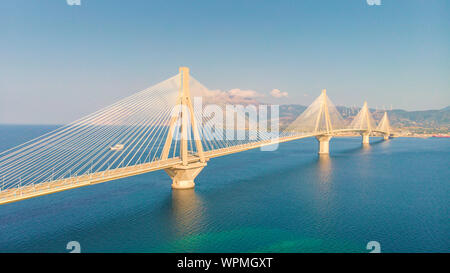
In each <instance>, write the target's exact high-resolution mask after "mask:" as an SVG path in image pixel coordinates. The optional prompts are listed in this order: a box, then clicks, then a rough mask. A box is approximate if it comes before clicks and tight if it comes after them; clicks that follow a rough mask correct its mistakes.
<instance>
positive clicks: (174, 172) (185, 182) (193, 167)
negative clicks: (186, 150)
mask: <svg viewBox="0 0 450 273" xmlns="http://www.w3.org/2000/svg"><path fill="white" fill-rule="evenodd" d="M205 166H206V163H201V162H197V163H192V164H189V165H187V166H184V165H177V166H174V167H171V168H168V169H164V171H166V173H167V174H168V175H169V176H170V178H172V189H176V190H185V189H192V188H194V187H195V183H194V179H195V178H196V177H197V175H198V174H199V173H200V172H201V171H202V170H203V168H204V167H205Z"/></svg>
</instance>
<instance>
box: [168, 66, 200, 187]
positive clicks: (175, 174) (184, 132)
mask: <svg viewBox="0 0 450 273" xmlns="http://www.w3.org/2000/svg"><path fill="white" fill-rule="evenodd" d="M180 77H181V87H180V96H179V98H178V99H177V103H178V105H177V106H178V107H179V108H181V110H180V111H176V112H175V113H173V116H172V119H171V121H170V124H169V134H168V135H167V139H166V142H165V144H164V148H163V153H162V160H166V159H167V158H168V154H169V151H170V146H171V144H172V137H173V133H174V128H175V127H176V126H175V125H176V122H177V121H178V120H179V119H180V118H181V139H180V158H181V161H182V163H181V165H177V166H174V167H171V168H168V169H164V170H165V171H166V173H167V174H168V175H169V176H170V177H171V178H172V188H173V189H191V188H193V187H194V186H195V183H194V179H195V177H197V175H198V174H199V173H200V172H201V171H202V169H203V168H204V167H205V166H206V159H205V156H204V153H203V146H202V142H201V139H200V134H199V132H198V128H197V121H196V118H195V115H194V108H193V106H192V101H191V97H190V92H189V68H187V67H180ZM191 130H192V133H193V135H194V141H195V146H196V148H197V154H198V157H199V161H197V162H192V163H189V153H188V135H190V132H191ZM175 147H176V146H175ZM174 149H175V148H174Z"/></svg>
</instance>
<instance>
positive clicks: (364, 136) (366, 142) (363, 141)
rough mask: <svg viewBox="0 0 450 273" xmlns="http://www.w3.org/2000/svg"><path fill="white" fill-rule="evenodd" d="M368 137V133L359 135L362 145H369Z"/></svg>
mask: <svg viewBox="0 0 450 273" xmlns="http://www.w3.org/2000/svg"><path fill="white" fill-rule="evenodd" d="M369 135H370V133H368V132H364V133H362V134H361V136H362V144H369V143H370V141H369V139H370V138H369Z"/></svg>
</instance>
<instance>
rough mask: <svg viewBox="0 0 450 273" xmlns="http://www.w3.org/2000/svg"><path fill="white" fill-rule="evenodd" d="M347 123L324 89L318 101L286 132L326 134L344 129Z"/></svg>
mask: <svg viewBox="0 0 450 273" xmlns="http://www.w3.org/2000/svg"><path fill="white" fill-rule="evenodd" d="M344 126H345V122H344V120H343V118H342V117H341V115H340V114H339V112H338V111H337V109H336V107H335V106H334V104H333V103H332V102H331V100H330V99H329V98H328V96H327V90H326V89H323V90H322V93H321V94H320V96H319V97H317V99H315V100H314V101H313V103H311V105H310V106H309V107H308V108H306V110H305V111H303V113H302V114H301V115H300V116H299V117H298V118H297V119H296V120H294V121H293V122H292V123H291V124H290V125H289V126H288V127H287V128H286V130H285V132H287V133H324V134H331V133H332V132H333V130H337V129H344Z"/></svg>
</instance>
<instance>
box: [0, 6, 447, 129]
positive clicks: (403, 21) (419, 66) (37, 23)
mask: <svg viewBox="0 0 450 273" xmlns="http://www.w3.org/2000/svg"><path fill="white" fill-rule="evenodd" d="M449 14H450V1H445V0H441V1H439V0H436V1H424V0H417V1H415V0H404V1H402V0H395V1H394V0H382V5H381V6H369V5H367V3H366V0H345V1H344V0H341V1H331V0H330V1H318V0H303V1H301V0H293V1H256V0H255V1H245V0H242V1H230V0H227V1H212V0H211V1H171V0H163V1H144V0H142V1H118V0H115V1H113V0H108V1H106V0H103V1H102V0H81V6H69V5H67V4H66V0H40V1H38V0H34V1H32V0H5V1H2V4H1V5H0V37H1V43H0V60H1V62H0V123H40V124H43V123H46V124H48V123H58V124H61V123H67V122H70V121H73V120H75V119H77V118H79V117H82V116H84V115H86V114H89V113H91V112H93V111H96V110H97V109H99V108H101V107H104V106H107V105H109V104H111V103H113V102H114V101H116V100H118V99H120V98H123V97H125V96H128V95H130V94H132V93H134V92H136V91H139V90H141V89H143V88H145V87H147V86H150V85H153V84H155V83H157V82H159V81H162V80H164V79H166V78H168V77H170V76H172V75H174V74H176V73H177V72H178V67H179V66H181V65H183V66H189V67H190V68H191V73H192V75H194V76H195V77H196V78H197V79H198V80H199V81H201V82H202V83H203V84H205V85H206V86H207V87H209V88H211V89H221V90H224V91H227V90H229V89H232V88H240V89H250V90H255V91H257V92H259V93H263V94H265V95H266V100H267V101H270V102H273V103H283V104H284V103H298V104H308V103H309V102H311V101H312V100H313V98H314V97H316V96H318V95H319V94H320V90H321V89H322V88H327V90H328V94H329V96H330V97H331V99H332V100H333V101H334V102H335V103H336V104H340V105H341V104H344V105H361V104H362V102H363V101H364V100H367V101H368V103H369V106H372V107H375V106H378V107H381V106H383V105H385V106H389V107H390V105H391V104H392V106H393V107H394V108H403V109H407V110H423V109H439V108H443V107H445V106H447V105H449V104H450V103H449V102H450V77H449V75H450V52H449V51H450V15H449ZM274 88H277V89H279V90H281V91H283V92H288V94H289V96H288V98H284V99H274V98H271V97H270V95H269V92H270V91H271V90H272V89H274Z"/></svg>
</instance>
